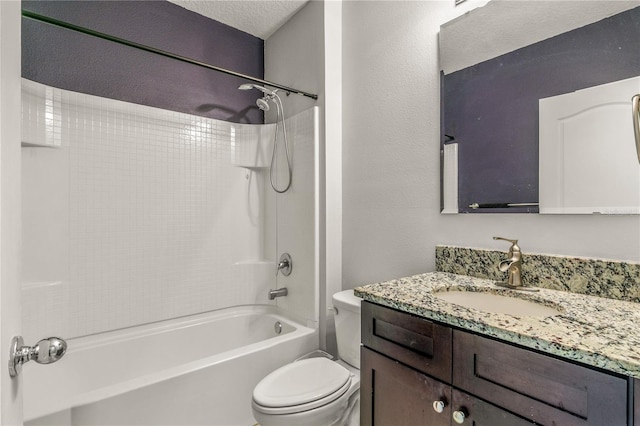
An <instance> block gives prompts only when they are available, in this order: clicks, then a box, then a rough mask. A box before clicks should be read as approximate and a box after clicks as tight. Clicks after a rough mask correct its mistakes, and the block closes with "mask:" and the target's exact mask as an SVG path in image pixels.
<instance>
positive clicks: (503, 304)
mask: <svg viewBox="0 0 640 426" xmlns="http://www.w3.org/2000/svg"><path fill="white" fill-rule="evenodd" d="M433 295H434V296H435V297H437V298H438V299H441V300H444V301H446V302H449V303H453V304H456V305H460V306H464V307H465V308H473V309H477V310H479V311H483V312H490V313H494V314H510V315H515V316H527V317H550V316H554V315H558V314H560V313H561V312H560V311H559V310H557V309H554V308H551V307H549V306H545V305H542V304H540V303H536V302H532V301H529V300H523V299H517V298H515V297H509V296H502V295H499V294H493V293H484V292H477V291H457V290H454V291H443V292H439V293H434V294H433Z"/></svg>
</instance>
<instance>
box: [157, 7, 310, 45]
mask: <svg viewBox="0 0 640 426" xmlns="http://www.w3.org/2000/svg"><path fill="white" fill-rule="evenodd" d="M169 1H171V2H172V3H175V4H177V5H179V6H182V7H184V8H185V9H189V10H192V11H194V12H196V13H199V14H201V15H204V16H206V17H208V18H211V19H214V20H216V21H218V22H222V23H224V24H227V25H229V26H231V27H234V28H237V29H239V30H241V31H244V32H246V33H249V34H252V35H254V36H256V37H260V38H261V39H263V40H266V39H267V38H269V36H270V35H271V34H273V33H274V32H275V31H276V30H277V29H278V28H280V27H281V26H282V25H283V24H284V23H285V22H287V21H288V20H289V18H291V17H292V16H293V15H295V13H296V12H297V11H298V10H300V9H301V8H302V7H303V6H304V5H305V4H306V3H307V1H309V0H233V1H229V0H169Z"/></svg>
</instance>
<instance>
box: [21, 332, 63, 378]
mask: <svg viewBox="0 0 640 426" xmlns="http://www.w3.org/2000/svg"><path fill="white" fill-rule="evenodd" d="M65 353H67V342H65V341H64V340H62V339H61V338H59V337H49V338H47V339H42V340H40V341H39V342H38V343H36V344H35V346H33V347H31V346H25V345H24V339H23V338H22V336H15V337H14V338H13V339H11V350H10V352H9V375H10V376H11V377H16V376H17V375H18V374H20V371H22V364H25V363H27V362H29V361H31V360H34V361H35V362H37V363H38V364H53V363H54V362H56V361H58V360H60V358H62V357H63V356H64V354H65Z"/></svg>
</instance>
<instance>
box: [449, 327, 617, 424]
mask: <svg viewBox="0 0 640 426" xmlns="http://www.w3.org/2000/svg"><path fill="white" fill-rule="evenodd" d="M453 385H454V386H456V387H459V388H461V389H463V390H465V391H467V392H470V393H472V394H474V395H477V396H478V397H479V398H482V399H484V400H487V401H489V402H491V403H493V404H496V405H498V406H500V407H504V408H505V409H507V410H509V411H511V412H513V413H516V414H518V415H520V416H522V417H524V418H527V419H530V420H532V421H534V422H536V423H539V424H549V425H552V424H556V425H625V424H627V418H626V416H627V381H626V380H625V379H623V378H620V377H617V376H612V375H609V374H606V373H602V372H599V371H596V370H592V369H590V368H587V367H582V366H579V365H576V364H572V363H569V362H566V361H561V360H558V359H555V358H551V357H548V356H545V355H541V354H538V353H535V352H531V351H528V350H525V349H521V348H518V347H515V346H512V345H509V344H506V343H501V342H497V341H494V340H491V339H487V338H484V337H480V336H476V335H473V334H470V333H465V332H462V331H459V330H455V331H454V332H453Z"/></svg>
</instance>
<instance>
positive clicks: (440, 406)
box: [433, 400, 447, 414]
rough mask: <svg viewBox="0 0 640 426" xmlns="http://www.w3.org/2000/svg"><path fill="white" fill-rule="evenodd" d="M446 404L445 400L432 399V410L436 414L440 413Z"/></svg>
mask: <svg viewBox="0 0 640 426" xmlns="http://www.w3.org/2000/svg"><path fill="white" fill-rule="evenodd" d="M446 406H447V401H445V400H439V401H433V411H435V412H436V413H438V414H441V413H442V412H443V411H444V407H446Z"/></svg>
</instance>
